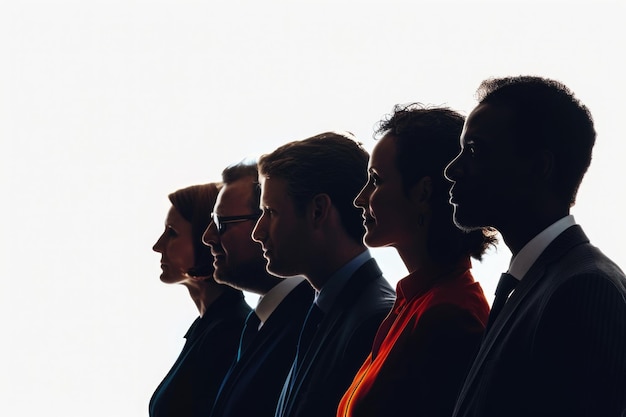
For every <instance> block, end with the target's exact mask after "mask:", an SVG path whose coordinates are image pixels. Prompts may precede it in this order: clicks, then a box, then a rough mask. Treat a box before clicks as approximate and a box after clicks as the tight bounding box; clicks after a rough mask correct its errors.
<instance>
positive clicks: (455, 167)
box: [443, 153, 462, 182]
mask: <svg viewBox="0 0 626 417" xmlns="http://www.w3.org/2000/svg"><path fill="white" fill-rule="evenodd" d="M460 161H461V154H460V153H459V154H458V155H457V156H456V158H454V159H453V160H452V161H450V163H449V164H448V166H447V167H446V168H445V169H444V171H443V175H444V176H445V177H446V179H447V180H448V181H450V182H455V181H456V180H457V179H458V178H459V177H460V176H461V174H462V172H461V162H460Z"/></svg>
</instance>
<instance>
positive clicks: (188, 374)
mask: <svg viewBox="0 0 626 417" xmlns="http://www.w3.org/2000/svg"><path fill="white" fill-rule="evenodd" d="M217 193H218V188H217V186H216V184H205V185H195V186H191V187H188V188H184V189H181V190H178V191H176V192H174V193H172V194H170V195H169V199H170V202H171V203H172V207H171V208H170V210H169V213H168V214H167V219H166V221H165V231H164V232H163V234H162V235H161V237H159V240H158V241H157V242H156V243H155V244H154V247H153V249H154V251H155V252H158V253H160V254H161V269H162V270H163V273H162V274H161V281H163V282H165V283H168V284H182V285H184V286H185V287H187V289H188V290H189V295H191V298H192V299H193V301H194V303H195V304H196V306H197V307H198V312H199V313H200V317H198V318H197V319H196V320H195V321H194V322H193V324H192V325H191V327H190V328H189V330H188V331H187V333H186V334H185V338H186V339H187V340H186V342H185V346H184V347H183V350H182V352H181V353H180V355H179V356H178V359H177V360H176V362H175V363H174V366H172V369H171V370H170V371H169V373H168V374H167V376H166V377H165V379H163V382H161V384H160V385H159V386H158V388H157V389H156V391H155V392H154V394H153V395H152V398H151V399H150V406H149V411H150V416H151V417H170V416H176V417H187V416H204V417H206V416H207V415H208V413H209V412H210V410H211V406H212V404H213V401H214V399H215V395H216V394H217V390H218V389H219V387H220V384H221V382H222V379H223V378H224V375H225V374H226V372H227V371H228V367H229V365H230V363H231V362H232V360H233V357H234V356H235V353H236V352H237V346H238V344H239V336H240V334H241V329H242V328H243V324H244V321H245V319H246V317H247V316H248V313H249V312H250V307H249V306H248V305H247V304H246V302H245V301H244V298H243V293H242V292H241V291H239V290H235V289H233V288H231V287H229V286H227V285H221V284H218V283H216V282H215V281H214V280H213V278H212V275H213V257H212V256H211V252H210V250H209V248H207V247H206V246H205V245H204V244H203V243H202V234H203V233H204V230H205V229H206V227H207V225H208V224H209V222H210V219H211V210H212V209H213V205H214V204H215V198H216V196H217Z"/></svg>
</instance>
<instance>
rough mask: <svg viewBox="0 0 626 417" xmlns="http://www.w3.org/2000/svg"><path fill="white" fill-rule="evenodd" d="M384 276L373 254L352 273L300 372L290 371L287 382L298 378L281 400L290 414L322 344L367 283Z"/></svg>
mask: <svg viewBox="0 0 626 417" xmlns="http://www.w3.org/2000/svg"><path fill="white" fill-rule="evenodd" d="M381 276H382V271H381V270H380V268H379V267H378V264H377V263H376V261H375V260H374V259H373V258H372V259H370V260H368V261H367V262H365V263H364V264H363V265H362V266H361V267H360V268H359V269H357V270H356V271H355V272H354V274H352V276H351V277H350V279H349V280H348V282H347V283H346V285H345V287H344V288H343V289H342V290H341V292H340V293H339V295H338V296H337V299H336V300H335V302H334V303H333V306H332V308H331V309H330V311H329V312H328V313H327V314H325V316H324V319H322V322H321V323H320V327H319V330H318V331H317V332H316V333H315V336H314V337H313V340H312V341H311V344H310V346H309V349H308V350H307V352H306V354H305V355H304V357H303V359H302V365H301V367H300V369H299V370H298V372H295V371H294V369H293V368H292V369H291V371H290V372H289V375H288V377H287V382H286V384H285V386H288V385H289V383H290V380H291V379H292V378H296V380H295V381H294V383H293V388H292V389H291V391H290V392H288V393H286V392H283V393H282V394H287V395H286V396H285V397H286V398H283V395H282V394H281V401H283V400H284V406H285V407H287V409H286V410H285V411H286V412H285V414H284V415H289V413H290V412H291V411H290V409H291V407H292V406H293V401H292V399H293V398H294V397H295V396H294V395H293V394H294V393H298V391H299V390H300V389H301V387H302V384H303V383H304V381H305V380H306V379H307V375H308V374H309V372H310V371H311V368H312V365H313V364H314V363H315V361H316V359H317V357H318V356H319V354H320V351H321V350H322V348H323V347H325V344H326V341H327V339H329V338H330V337H332V336H333V335H334V334H335V333H336V332H337V329H339V328H340V327H341V325H342V324H343V319H344V314H345V313H346V311H350V309H351V308H352V306H353V304H354V303H355V302H356V300H357V299H358V298H359V296H360V295H361V293H362V292H363V290H364V289H365V287H367V285H368V284H369V283H370V282H371V281H374V280H376V279H377V278H380V277H381ZM283 391H284V390H283ZM279 405H280V402H279Z"/></svg>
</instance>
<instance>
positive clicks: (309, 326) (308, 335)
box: [291, 303, 324, 383]
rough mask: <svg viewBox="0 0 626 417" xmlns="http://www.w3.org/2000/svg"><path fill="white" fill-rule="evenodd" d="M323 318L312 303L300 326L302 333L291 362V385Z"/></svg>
mask: <svg viewBox="0 0 626 417" xmlns="http://www.w3.org/2000/svg"><path fill="white" fill-rule="evenodd" d="M322 318H324V312H323V311H322V310H321V309H320V308H319V307H318V306H317V304H315V303H313V304H312V305H311V308H310V309H309V312H308V314H307V316H306V319H305V320H304V325H303V326H302V331H301V332H300V338H299V339H298V348H297V349H296V357H295V359H294V361H293V371H294V372H293V373H294V375H292V379H291V383H293V381H294V380H295V378H294V377H295V374H296V373H297V371H298V367H299V366H300V363H299V362H300V361H302V358H303V357H304V355H305V354H306V351H307V349H308V347H309V345H310V344H311V341H312V340H313V336H314V335H315V332H316V331H317V326H318V325H319V324H320V322H321V321H322Z"/></svg>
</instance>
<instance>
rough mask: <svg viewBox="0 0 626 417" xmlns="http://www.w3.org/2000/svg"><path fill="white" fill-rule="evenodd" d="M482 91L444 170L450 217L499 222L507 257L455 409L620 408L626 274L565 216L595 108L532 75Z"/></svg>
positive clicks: (625, 355) (459, 412)
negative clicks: (507, 264)
mask: <svg viewBox="0 0 626 417" xmlns="http://www.w3.org/2000/svg"><path fill="white" fill-rule="evenodd" d="M478 96H479V104H478V106H477V107H476V108H475V109H474V110H473V111H472V113H471V114H470V116H469V118H468V119H467V121H466V123H465V127H464V130H463V134H462V136H461V147H462V150H461V153H460V154H459V155H458V156H457V157H456V159H455V160H454V161H452V162H451V163H450V165H449V166H448V168H447V169H446V175H447V177H448V178H449V179H450V180H451V181H452V182H453V185H452V189H451V191H450V194H451V201H452V203H453V204H454V207H455V211H454V218H455V221H456V223H457V224H458V225H459V226H461V227H463V228H464V229H474V228H475V227H479V226H493V227H495V228H496V229H498V230H499V231H500V233H501V234H502V237H503V238H504V241H505V242H506V244H507V246H508V247H509V248H510V249H511V252H512V254H513V259H512V261H511V264H510V267H509V270H508V274H503V276H502V278H501V279H500V283H499V284H498V289H497V290H496V298H495V300H494V303H493V305H492V311H491V315H490V317H489V324H488V325H487V331H486V335H485V338H484V340H483V343H482V345H481V348H480V351H479V352H478V355H477V357H476V360H475V361H474V364H473V366H472V368H471V370H470V372H469V375H468V377H467V379H466V381H465V384H464V386H463V389H462V392H461V394H460V396H459V399H458V401H457V404H456V407H455V412H454V415H455V416H459V417H460V416H464V417H465V416H481V417H483V416H484V417H490V416H494V417H495V416H498V417H501V416H568V417H570V416H594V417H595V416H613V417H619V416H623V415H626V412H625V406H626V278H625V277H624V274H623V273H622V271H621V270H620V269H619V268H618V267H617V266H616V265H615V264H614V263H613V262H612V261H611V260H610V259H608V258H607V257H606V256H604V255H603V254H602V253H601V252H600V251H599V250H598V249H597V248H596V247H594V246H592V245H591V244H590V243H589V239H588V238H587V237H586V236H585V234H584V233H583V231H582V229H581V227H580V226H578V225H576V224H575V222H574V218H573V217H572V216H571V215H570V214H569V212H570V207H571V206H572V205H573V204H574V201H575V197H576V191H577V189H578V187H579V184H580V182H581V180H582V178H583V175H584V173H585V171H586V170H587V167H588V166H589V163H590V160H591V150H592V148H593V144H594V141H595V131H594V127H593V121H592V118H591V115H590V113H589V111H588V110H587V108H586V107H585V106H584V105H582V104H581V103H580V102H579V101H578V100H577V99H576V98H575V97H574V96H573V94H572V93H571V92H570V91H569V89H568V88H567V87H565V86H564V85H563V84H561V83H559V82H557V81H553V80H548V79H543V78H538V77H512V78H503V79H492V80H487V81H484V82H483V83H482V84H481V86H480V88H479V91H478ZM507 298H508V300H507Z"/></svg>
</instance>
